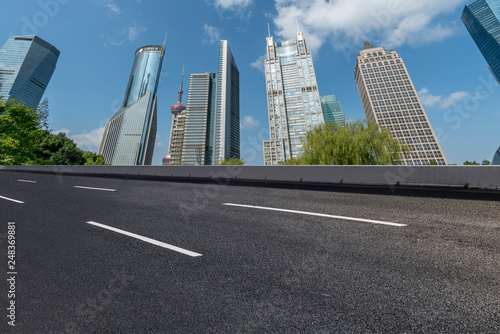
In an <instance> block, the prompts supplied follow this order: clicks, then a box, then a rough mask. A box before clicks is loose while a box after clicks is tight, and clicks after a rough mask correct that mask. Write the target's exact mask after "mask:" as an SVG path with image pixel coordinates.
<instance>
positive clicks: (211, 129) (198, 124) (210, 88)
mask: <svg viewBox="0 0 500 334" xmlns="http://www.w3.org/2000/svg"><path fill="white" fill-rule="evenodd" d="M215 101H216V80H215V73H198V74H191V76H190V79H189V91H188V100H187V108H186V109H185V111H183V112H181V113H178V114H177V115H174V117H173V119H172V131H171V133H170V145H169V153H170V161H169V164H172V165H211V164H212V161H213V157H212V151H213V147H212V144H213V138H214V134H215V110H216V102H215ZM174 106H175V105H174ZM172 108H173V107H172Z"/></svg>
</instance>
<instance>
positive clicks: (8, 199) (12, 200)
mask: <svg viewBox="0 0 500 334" xmlns="http://www.w3.org/2000/svg"><path fill="white" fill-rule="evenodd" d="M0 198H1V199H5V200H7V201H11V202H16V203H19V204H24V202H22V201H18V200H17V199H12V198H8V197H3V196H0Z"/></svg>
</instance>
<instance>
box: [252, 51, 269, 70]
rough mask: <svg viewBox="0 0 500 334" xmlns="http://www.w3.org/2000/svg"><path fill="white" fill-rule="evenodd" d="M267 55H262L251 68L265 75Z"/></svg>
mask: <svg viewBox="0 0 500 334" xmlns="http://www.w3.org/2000/svg"><path fill="white" fill-rule="evenodd" d="M266 58H267V55H262V56H260V57H259V58H257V59H256V60H255V61H254V62H252V63H250V66H252V67H253V68H256V69H258V70H259V71H261V72H262V73H265V66H264V65H265V61H266Z"/></svg>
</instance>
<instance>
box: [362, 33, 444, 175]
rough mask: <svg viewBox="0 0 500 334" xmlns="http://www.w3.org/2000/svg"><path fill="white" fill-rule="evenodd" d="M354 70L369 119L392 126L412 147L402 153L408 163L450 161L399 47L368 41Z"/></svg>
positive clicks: (391, 128) (441, 163) (383, 125)
mask: <svg viewBox="0 0 500 334" xmlns="http://www.w3.org/2000/svg"><path fill="white" fill-rule="evenodd" d="M354 74H355V80H356V86H357V87H358V92H359V96H360V97H361V102H362V104H363V109H364V111H365V115H366V118H367V119H368V121H369V122H372V123H375V124H379V125H380V126H381V127H382V128H388V129H390V131H391V134H392V135H393V136H394V137H395V138H398V139H400V140H401V141H402V142H403V143H404V144H407V145H408V146H410V147H411V149H412V153H410V155H409V156H408V157H402V158H403V159H402V160H403V161H404V163H405V164H406V165H428V164H429V163H430V162H431V161H435V162H437V163H438V164H440V165H447V164H448V163H447V161H446V158H445V156H444V154H443V151H442V149H441V146H440V145H439V142H438V140H437V138H436V135H435V133H434V130H433V129H432V126H431V123H430V122H429V119H428V118H427V114H426V113H425V110H424V108H423V106H422V102H421V101H420V98H419V97H418V94H417V91H416V90H415V86H414V85H413V83H412V81H411V79H410V76H409V74H408V70H407V69H406V66H405V64H404V62H403V59H402V58H401V57H400V56H399V55H398V53H397V52H396V51H394V50H391V51H390V52H387V50H386V49H385V48H383V47H375V46H372V45H370V43H368V42H365V48H364V49H363V50H361V52H360V53H359V54H358V58H357V66H356V68H355V70H354Z"/></svg>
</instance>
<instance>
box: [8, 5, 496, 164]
mask: <svg viewBox="0 0 500 334" xmlns="http://www.w3.org/2000/svg"><path fill="white" fill-rule="evenodd" d="M471 2H472V1H457V0H440V1H435V0H420V1H413V0H330V1H326V0H303V1H298V0H275V1H257V0H185V1H170V0H167V1H157V0H156V1H153V0H89V1H83V0H40V1H39V0H24V1H2V2H1V3H0V22H1V24H0V37H1V38H0V44H2V45H3V43H4V42H5V41H6V40H7V38H8V37H9V36H13V35H25V34H37V35H39V36H40V37H41V38H43V39H45V40H47V41H48V42H49V43H51V44H53V45H54V46H56V47H57V48H58V49H59V50H60V51H61V55H60V57H59V61H58V64H57V69H56V71H55V73H54V75H53V77H52V80H51V82H50V84H49V87H48V88H47V90H46V92H45V97H47V98H48V99H49V104H50V118H49V124H50V127H51V129H52V130H54V131H65V132H67V133H68V135H69V136H70V137H71V138H73V139H74V140H75V141H76V142H77V143H78V145H79V146H80V147H81V148H82V149H85V150H92V151H96V150H97V149H98V145H99V143H100V140H101V137H102V131H103V128H104V126H105V124H106V121H107V120H108V119H109V117H110V116H111V115H112V114H113V113H114V111H116V109H117V108H118V107H119V105H120V103H121V102H122V98H123V94H124V91H125V88H126V84H127V81H128V77H129V74H130V70H131V67H132V63H133V60H134V52H135V50H136V49H137V48H139V47H141V46H144V45H149V44H162V43H163V39H164V37H165V33H166V32H168V38H167V43H166V57H165V60H164V63H163V69H162V75H161V82H160V86H159V90H158V100H159V104H158V136H157V143H156V148H155V154H154V159H153V164H161V159H162V157H163V156H164V155H166V154H167V150H168V140H169V132H170V124H171V119H172V116H171V113H170V106H171V105H172V104H174V103H175V102H176V100H177V90H178V87H179V83H180V76H181V72H182V67H183V66H184V65H185V66H186V77H189V74H191V73H200V72H217V58H218V41H219V40H220V39H227V40H228V41H229V45H230V47H231V49H232V52H233V54H234V56H235V59H236V62H237V64H238V67H239V70H240V80H241V81H240V89H241V106H240V108H241V123H242V124H241V151H242V158H243V159H244V160H245V161H246V162H247V163H248V164H250V165H262V164H263V157H262V140H265V139H268V138H269V137H268V121H267V105H266V91H265V78H264V74H263V72H262V68H263V56H264V53H265V49H266V44H265V42H266V41H265V38H266V36H267V34H268V26H267V25H268V23H269V24H270V27H271V34H272V35H273V36H275V38H276V39H277V40H278V41H280V40H288V39H292V38H294V35H295V31H296V18H297V19H298V22H299V25H300V28H301V30H303V31H304V34H305V38H306V40H307V42H308V46H309V49H310V51H311V53H312V54H313V57H314V65H315V70H316V74H317V77H318V85H319V91H320V94H321V95H329V94H335V95H336V96H337V98H338V99H339V100H340V101H341V103H342V108H343V110H344V114H345V115H346V118H347V119H352V120H354V119H364V118H365V116H364V112H363V108H362V106H361V102H360V98H359V95H358V92H357V89H356V85H355V82H354V72H353V70H354V67H355V64H356V55H357V52H358V51H359V50H360V49H362V48H363V41H365V40H369V41H370V43H371V44H372V45H375V46H384V47H386V48H387V49H391V48H393V49H395V50H396V51H397V52H398V53H399V54H400V56H402V57H403V59H404V61H405V63H406V66H407V68H408V70H409V72H410V76H411V78H412V80H413V83H414V84H415V87H416V89H417V91H419V94H420V98H421V99H422V101H423V103H424V106H425V109H426V111H427V114H428V116H429V119H430V121H431V124H432V126H433V128H434V130H435V131H436V134H437V136H438V139H439V141H440V143H441V145H442V147H443V150H444V153H445V155H446V157H447V159H448V162H449V163H458V164H461V163H463V162H464V161H465V160H476V161H482V160H483V159H488V160H491V159H492V157H493V154H494V153H495V151H496V150H497V148H498V146H499V145H500V131H499V130H498V129H499V124H500V85H498V84H497V83H495V82H493V83H492V82H491V81H492V80H493V79H491V74H490V72H489V70H488V68H487V64H486V62H485V60H484V58H483V57H482V55H481V53H480V52H479V50H478V49H477V47H476V45H475V44H474V42H473V40H472V38H471V37H470V35H469V34H468V32H467V30H466V29H465V27H464V25H463V24H462V22H461V19H460V18H461V13H462V10H463V7H464V5H466V4H470V3H471ZM187 81H188V80H185V89H184V91H185V92H186V93H185V95H184V97H183V102H184V103H186V99H187V84H188V82H187Z"/></svg>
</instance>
